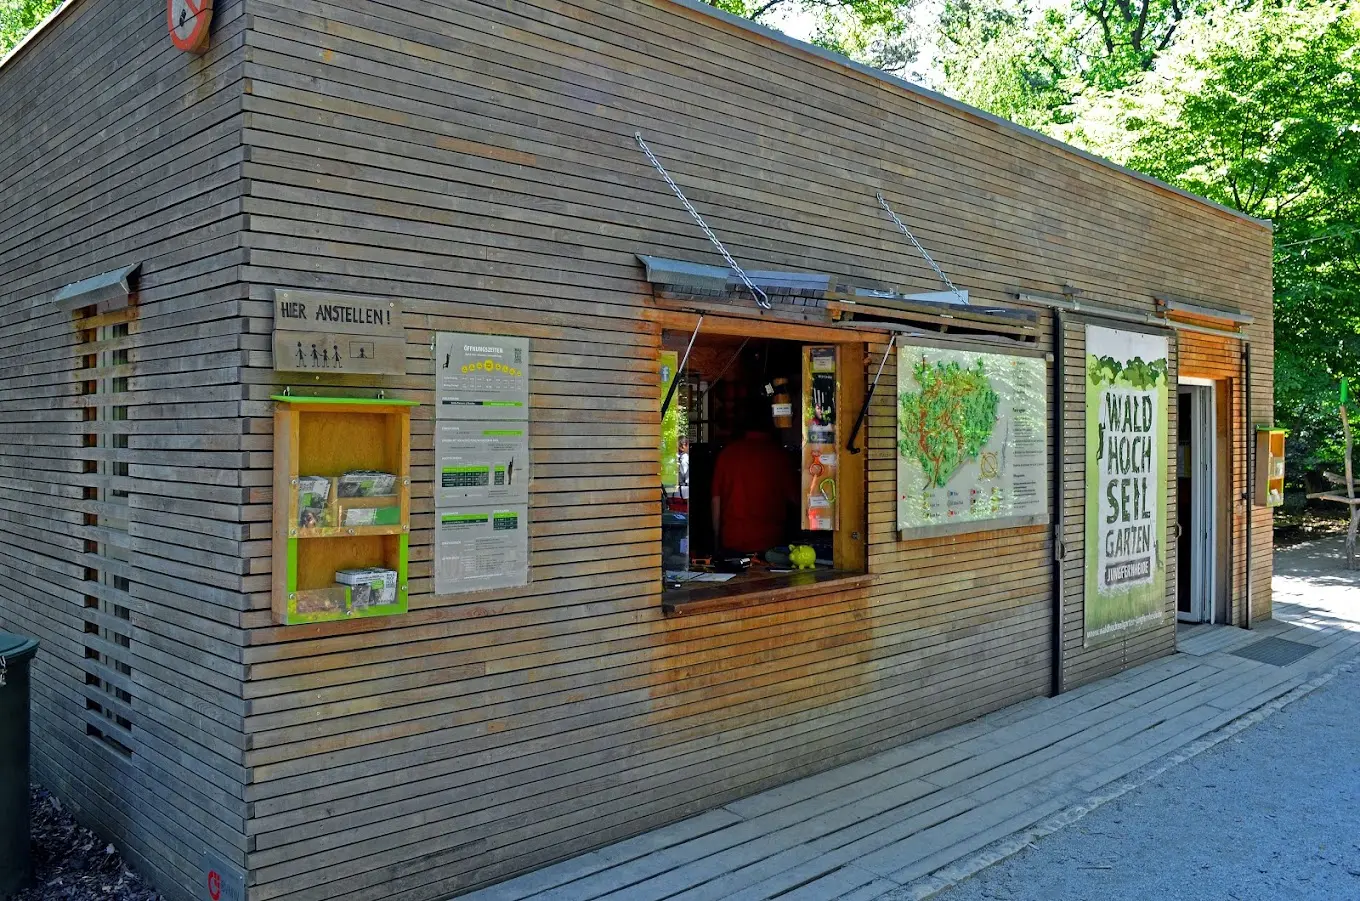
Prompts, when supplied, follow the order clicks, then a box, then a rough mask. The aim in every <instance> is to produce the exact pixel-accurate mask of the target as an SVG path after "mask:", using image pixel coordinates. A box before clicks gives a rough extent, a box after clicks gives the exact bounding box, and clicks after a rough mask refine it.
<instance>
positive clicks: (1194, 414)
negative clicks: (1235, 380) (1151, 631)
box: [1176, 376, 1219, 623]
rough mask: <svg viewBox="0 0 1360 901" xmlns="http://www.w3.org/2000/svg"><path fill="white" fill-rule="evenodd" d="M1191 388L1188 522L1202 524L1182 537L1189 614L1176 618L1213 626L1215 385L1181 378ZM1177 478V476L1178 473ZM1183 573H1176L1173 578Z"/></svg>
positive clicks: (1179, 384) (1215, 569)
mask: <svg viewBox="0 0 1360 901" xmlns="http://www.w3.org/2000/svg"><path fill="white" fill-rule="evenodd" d="M1181 387H1187V388H1190V389H1191V390H1190V392H1189V393H1190V427H1191V429H1193V430H1194V431H1192V433H1191V435H1190V467H1191V471H1192V476H1191V482H1190V485H1191V494H1190V503H1191V507H1192V513H1191V519H1192V521H1198V522H1201V523H1203V524H1204V526H1205V527H1204V529H1203V532H1202V534H1200V535H1182V536H1180V538H1179V540H1182V541H1185V540H1189V541H1191V542H1193V544H1192V545H1191V547H1190V572H1189V573H1188V574H1186V575H1187V576H1188V577H1189V578H1190V580H1191V581H1190V612H1189V613H1186V614H1182V613H1180V612H1179V611H1178V612H1177V614H1176V616H1177V619H1181V617H1185V620H1184V621H1186V622H1193V623H1212V622H1214V621H1215V616H1216V614H1217V606H1218V605H1217V603H1216V600H1217V597H1218V450H1219V448H1218V390H1217V389H1218V385H1217V383H1216V382H1215V381H1214V380H1213V379H1204V378H1195V377H1192V376H1181V377H1179V378H1178V379H1177V392H1176V393H1177V394H1178V395H1179V394H1180V388H1181ZM1178 475H1179V473H1178ZM1181 577H1182V574H1181V573H1180V572H1179V571H1177V573H1176V578H1177V579H1180V578H1181Z"/></svg>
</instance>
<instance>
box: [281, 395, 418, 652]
mask: <svg viewBox="0 0 1360 901" xmlns="http://www.w3.org/2000/svg"><path fill="white" fill-rule="evenodd" d="M274 400H275V401H276V403H277V406H276V407H275V410H274V585H273V611H274V620H275V622H277V623H280V624H282V625H297V624H301V623H316V622H331V621H335V620H343V619H351V618H354V617H366V616H390V615H393V614H397V613H405V612H406V609H407V561H408V553H409V548H408V540H409V536H410V531H411V407H412V406H414V404H412V403H410V402H407V401H391V400H370V399H362V398H330V397H324V398H323V397H292V396H288V395H280V396H276V397H275V398H274Z"/></svg>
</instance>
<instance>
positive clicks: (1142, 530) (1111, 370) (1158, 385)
mask: <svg viewBox="0 0 1360 901" xmlns="http://www.w3.org/2000/svg"><path fill="white" fill-rule="evenodd" d="M1167 378H1168V374H1167V339H1166V338H1165V337H1164V336H1158V335H1148V334H1143V333H1141V332H1130V331H1123V330H1119V329H1110V328H1103V327H1101V326H1096V325H1088V326H1087V327H1086V644H1088V645H1090V644H1097V643H1100V642H1104V641H1110V640H1114V639H1118V638H1123V637H1126V636H1128V635H1130V634H1133V633H1134V632H1138V631H1142V630H1144V629H1150V628H1154V627H1156V626H1158V625H1161V624H1162V623H1163V622H1164V620H1165V617H1166V615H1167V613H1166V609H1167V600H1166V598H1167V596H1166V497H1167V495H1166V486H1167V481H1166V455H1167V445H1166V437H1167Z"/></svg>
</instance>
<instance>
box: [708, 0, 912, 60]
mask: <svg viewBox="0 0 1360 901" xmlns="http://www.w3.org/2000/svg"><path fill="white" fill-rule="evenodd" d="M707 2H708V3H709V4H710V5H712V6H716V7H718V8H719V9H723V10H726V11H727V12H730V13H733V14H734V15H738V16H743V17H744V18H747V19H750V20H752V21H754V22H760V23H761V24H764V25H776V26H777V24H778V22H779V21H780V20H781V18H782V17H784V16H788V15H791V14H801V15H804V16H808V17H811V18H812V20H813V22H814V23H815V24H814V26H813V34H812V41H813V43H815V44H819V45H821V46H823V47H826V48H827V49H828V50H834V51H836V52H838V53H843V54H845V55H846V56H849V57H852V58H854V59H857V60H859V61H861V62H864V63H867V64H868V65H871V66H876V67H878V68H880V69H884V70H887V71H889V72H897V71H901V70H902V69H904V68H906V67H907V66H908V65H910V64H911V63H913V62H915V60H916V57H917V53H918V38H919V34H920V32H919V31H918V30H917V29H914V28H913V27H912V25H913V19H912V13H913V11H914V9H915V7H916V5H917V2H918V0H707Z"/></svg>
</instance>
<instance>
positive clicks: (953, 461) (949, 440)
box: [897, 359, 1001, 488]
mask: <svg viewBox="0 0 1360 901" xmlns="http://www.w3.org/2000/svg"><path fill="white" fill-rule="evenodd" d="M912 372H913V375H914V376H915V377H916V384H917V386H919V390H917V391H903V392H902V393H901V395H900V396H899V397H898V404H899V415H898V417H897V422H898V431H899V433H900V435H899V440H898V450H899V452H900V453H901V454H902V456H904V457H907V458H909V459H915V460H916V461H918V462H919V463H920V464H921V468H922V469H923V470H924V471H925V474H926V483H927V485H928V486H929V487H932V488H940V487H943V486H944V484H945V483H946V482H948V481H949V477H950V476H952V475H953V474H954V473H955V471H957V470H958V468H959V467H960V466H962V465H963V464H964V463H966V462H968V461H970V460H975V459H977V456H978V454H979V453H981V452H982V449H983V448H984V447H985V446H986V445H987V441H988V439H990V438H991V437H992V430H993V429H994V428H996V415H997V407H998V406H999V405H1000V403H1001V398H1000V396H998V395H997V393H996V392H995V391H993V390H992V385H991V382H990V381H988V379H987V374H986V372H985V370H984V369H983V365H982V361H981V360H978V362H977V365H975V366H961V365H960V364H958V363H956V362H943V361H941V362H938V363H936V364H934V365H933V366H932V365H931V364H930V363H927V362H926V361H925V360H924V359H922V360H921V361H920V362H918V363H917V364H916V365H915V367H913V370H912Z"/></svg>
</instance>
